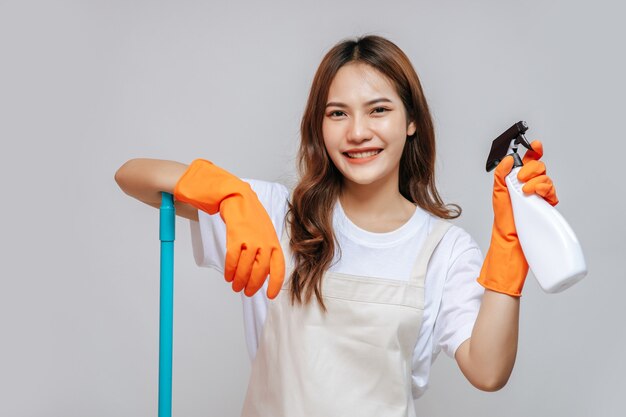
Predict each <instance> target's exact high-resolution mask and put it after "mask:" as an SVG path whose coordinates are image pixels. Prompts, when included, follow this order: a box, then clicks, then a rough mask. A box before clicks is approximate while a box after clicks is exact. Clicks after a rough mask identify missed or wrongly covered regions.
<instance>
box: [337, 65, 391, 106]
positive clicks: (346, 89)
mask: <svg viewBox="0 0 626 417" xmlns="http://www.w3.org/2000/svg"><path fill="white" fill-rule="evenodd" d="M378 97H386V98H388V99H390V100H392V101H399V100H400V97H399V96H398V93H397V92H396V89H395V86H394V85H393V83H392V81H391V80H390V79H389V78H387V76H385V75H384V74H383V73H381V72H380V71H378V70H377V69H376V68H374V67H372V66H370V65H367V64H364V63H360V62H359V63H349V64H346V65H344V66H343V67H341V68H339V71H337V74H335V78H333V81H332V82H331V84H330V88H329V90H328V101H342V102H351V101H353V102H359V101H368V100H370V99H372V98H378Z"/></svg>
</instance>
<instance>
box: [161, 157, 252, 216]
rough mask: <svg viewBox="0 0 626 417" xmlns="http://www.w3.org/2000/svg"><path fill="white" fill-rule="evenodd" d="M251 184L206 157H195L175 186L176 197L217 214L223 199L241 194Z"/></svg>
mask: <svg viewBox="0 0 626 417" xmlns="http://www.w3.org/2000/svg"><path fill="white" fill-rule="evenodd" d="M247 189H250V185H249V184H248V183H246V182H245V181H242V180H241V179H239V178H238V177H236V176H235V175H233V174H231V173H230V172H228V171H226V170H225V169H222V168H220V167H218V166H217V165H215V164H213V163H212V162H211V161H207V160H206V159H195V160H194V161H193V162H192V163H191V164H190V165H189V167H188V168H187V170H186V171H185V172H184V173H183V175H182V176H181V177H180V179H179V180H178V182H177V183H176V186H175V187H174V193H173V195H174V198H175V199H176V200H178V201H182V202H185V203H188V204H191V205H192V206H194V207H196V208H198V209H200V210H203V211H205V212H207V213H209V214H216V213H217V212H218V211H219V209H220V204H221V203H222V201H223V200H224V199H226V198H228V197H231V196H234V195H241V194H242V193H244V192H246V191H247Z"/></svg>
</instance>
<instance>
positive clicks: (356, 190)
mask: <svg viewBox="0 0 626 417" xmlns="http://www.w3.org/2000/svg"><path fill="white" fill-rule="evenodd" d="M339 199H340V202H341V206H342V207H343V209H344V211H345V212H346V214H347V215H349V217H354V218H361V219H370V220H385V219H395V218H402V219H404V218H406V217H407V216H409V217H410V216H411V215H412V214H413V212H414V211H415V204H413V203H411V202H410V201H409V200H407V199H406V198H404V196H403V195H402V194H401V193H400V190H399V187H398V177H397V176H395V177H393V176H392V177H391V178H389V179H388V180H386V181H384V182H383V181H381V182H375V183H371V184H357V183H354V182H346V181H344V183H343V186H342V189H341V195H340V197H339Z"/></svg>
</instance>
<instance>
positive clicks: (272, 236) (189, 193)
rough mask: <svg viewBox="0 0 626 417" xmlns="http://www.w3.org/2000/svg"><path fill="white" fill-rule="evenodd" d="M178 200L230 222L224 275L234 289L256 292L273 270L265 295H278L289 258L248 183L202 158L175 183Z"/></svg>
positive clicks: (252, 293)
mask: <svg viewBox="0 0 626 417" xmlns="http://www.w3.org/2000/svg"><path fill="white" fill-rule="evenodd" d="M174 197H175V199H176V200H179V201H183V202H186V203H189V204H191V205H192V206H194V207H196V208H198V209H200V210H203V211H205V212H207V213H209V214H216V213H217V212H218V211H219V213H220V216H221V218H222V220H224V223H225V224H226V261H225V268H224V278H225V279H226V281H228V282H232V283H233V284H232V286H233V290H234V291H236V292H239V291H241V290H242V289H244V288H245V292H244V294H245V295H246V296H248V297H251V296H252V295H254V294H255V293H256V292H257V291H258V290H259V288H261V287H262V286H263V282H264V281H265V278H266V277H267V275H268V273H269V275H270V280H269V286H268V289H267V296H268V297H269V298H276V296H277V295H278V294H279V292H280V289H281V287H282V284H283V280H284V276H285V258H284V255H283V251H282V248H281V246H280V242H279V239H278V236H277V235H276V230H275V229H274V225H273V224H272V221H271V219H270V217H269V215H268V214H267V211H265V208H264V207H263V205H262V204H261V202H260V201H259V199H258V197H257V195H256V194H255V193H254V191H253V190H252V188H251V187H250V184H248V183H247V182H245V181H242V180H241V179H239V178H237V177H236V176H235V175H233V174H231V173H229V172H228V171H226V170H224V169H222V168H220V167H218V166H216V165H214V164H213V163H212V162H210V161H207V160H204V159H196V160H194V161H193V162H192V163H191V165H190V166H189V167H188V169H187V170H186V171H185V173H184V174H183V175H182V176H181V177H180V179H179V180H178V182H177V183H176V186H175V187H174Z"/></svg>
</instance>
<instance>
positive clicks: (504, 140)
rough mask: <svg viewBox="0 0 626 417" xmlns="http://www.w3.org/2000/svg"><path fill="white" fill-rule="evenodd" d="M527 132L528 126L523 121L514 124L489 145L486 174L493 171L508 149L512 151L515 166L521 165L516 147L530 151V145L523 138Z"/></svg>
mask: <svg viewBox="0 0 626 417" xmlns="http://www.w3.org/2000/svg"><path fill="white" fill-rule="evenodd" d="M527 130H528V125H527V124H526V122H524V121H519V122H517V123H515V124H514V125H513V126H511V127H510V128H508V129H507V130H506V131H505V132H504V133H503V134H501V135H500V136H498V137H497V138H496V139H495V140H494V141H493V142H492V143H491V151H490V152H489V156H488V157H487V166H486V168H487V172H489V171H491V170H492V169H494V168H495V167H496V166H498V164H499V163H500V161H502V159H504V157H505V156H506V155H507V153H508V152H509V148H511V149H512V151H513V158H515V165H514V166H520V165H522V160H521V159H520V157H519V155H518V154H517V146H518V145H522V146H523V147H525V148H526V149H530V150H532V149H533V148H531V146H530V143H528V141H527V140H526V138H525V137H524V133H526V131H527Z"/></svg>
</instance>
